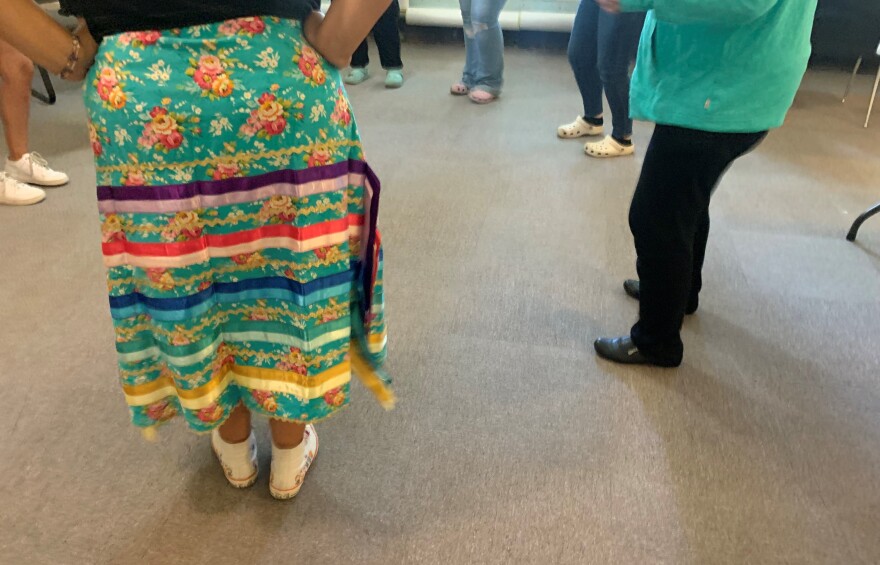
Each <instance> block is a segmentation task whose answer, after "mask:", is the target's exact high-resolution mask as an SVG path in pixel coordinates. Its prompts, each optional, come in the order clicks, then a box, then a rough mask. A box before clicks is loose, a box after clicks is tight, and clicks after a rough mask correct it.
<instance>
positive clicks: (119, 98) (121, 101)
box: [93, 67, 128, 110]
mask: <svg viewBox="0 0 880 565" xmlns="http://www.w3.org/2000/svg"><path fill="white" fill-rule="evenodd" d="M93 85H94V86H95V89H96V90H97V92H98V97H99V98H101V101H102V102H104V105H105V106H106V107H107V108H109V109H111V110H120V109H122V108H124V107H125V104H126V103H127V102H128V97H127V96H126V95H125V92H123V90H122V87H123V85H122V84H121V83H120V78H119V74H118V73H117V72H116V70H115V69H113V68H112V67H104V68H103V69H101V71H100V72H99V73H98V77H97V78H96V79H95V80H94V82H93Z"/></svg>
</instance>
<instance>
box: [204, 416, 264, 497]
mask: <svg viewBox="0 0 880 565" xmlns="http://www.w3.org/2000/svg"><path fill="white" fill-rule="evenodd" d="M211 448H212V449H213V450H214V455H216V456H217V459H218V460H219V461H220V466H221V467H223V474H224V475H226V480H227V481H229V484H231V485H232V486H234V487H235V488H247V487H249V486H251V485H252V484H254V483H255V482H257V472H258V471H259V469H258V468H257V439H256V438H255V437H254V432H253V430H252V431H251V435H250V436H249V437H248V438H247V441H243V442H241V443H226V442H225V441H223V438H221V437H220V432H219V430H216V429H215V430H214V431H212V432H211Z"/></svg>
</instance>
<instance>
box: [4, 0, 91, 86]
mask: <svg viewBox="0 0 880 565" xmlns="http://www.w3.org/2000/svg"><path fill="white" fill-rule="evenodd" d="M3 4H4V6H3V22H2V24H0V39H3V40H4V41H6V42H7V43H9V44H10V45H12V46H13V47H15V48H16V49H18V50H19V51H21V52H22V53H24V54H25V56H27V57H28V58H30V59H31V60H32V61H34V62H35V63H37V64H38V65H40V66H41V67H44V68H45V69H47V70H48V71H49V72H52V73H55V74H59V73H61V71H63V70H64V69H65V67H67V59H68V57H69V56H70V55H71V53H72V52H73V39H72V36H71V34H70V32H69V31H67V30H66V29H65V28H64V27H63V26H62V25H60V24H59V23H58V22H56V21H55V20H53V19H52V18H51V17H49V15H48V14H46V12H44V11H43V9H42V8H40V7H39V6H37V5H36V4H35V3H34V2H33V1H32V0H3ZM77 36H78V37H79V39H80V43H81V45H82V47H81V48H80V52H79V60H78V61H77V64H76V65H75V66H74V68H73V72H71V73H70V74H69V75H68V76H67V77H66V78H69V79H71V80H82V78H83V77H85V74H86V72H87V71H88V70H89V67H91V65H92V61H94V58H95V52H97V50H98V45H97V44H96V43H95V40H94V39H93V38H92V36H91V34H90V33H89V32H88V29H87V28H85V27H83V28H82V29H81V30H80V31H79V33H78V34H77Z"/></svg>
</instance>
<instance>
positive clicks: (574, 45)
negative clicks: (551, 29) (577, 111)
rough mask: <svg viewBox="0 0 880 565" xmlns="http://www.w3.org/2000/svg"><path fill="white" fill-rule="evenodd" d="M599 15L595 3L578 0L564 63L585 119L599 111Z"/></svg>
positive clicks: (600, 97) (600, 98)
mask: <svg viewBox="0 0 880 565" xmlns="http://www.w3.org/2000/svg"><path fill="white" fill-rule="evenodd" d="M599 12H600V9H599V5H598V4H596V0H581V3H580V5H579V6H578V10H577V14H576V15H575V17H574V25H573V26H572V29H571V37H570V38H569V40H568V63H569V64H570V65H571V70H572V72H573V73H574V80H575V82H577V85H578V90H580V93H581V99H582V100H583V103H584V117H586V118H592V117H595V116H598V115H600V114H601V113H602V111H603V110H602V79H601V78H600V77H599V61H598V55H599V53H598V24H599Z"/></svg>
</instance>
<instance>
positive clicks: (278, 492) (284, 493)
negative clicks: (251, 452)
mask: <svg viewBox="0 0 880 565" xmlns="http://www.w3.org/2000/svg"><path fill="white" fill-rule="evenodd" d="M320 447H321V438H319V437H318V434H317V433H316V434H315V456H314V457H312V462H311V463H309V466H308V468H307V469H306V472H305V475H303V482H302V483H301V484H300V485H299V486H297V487H294V488H292V489H287V490H284V489H276V488H275V487H273V486H272V476H271V475H269V494H270V495H272V498H274V499H275V500H290V499H291V498H294V497H295V496H296V495H298V494H299V491H301V490H302V488H303V485H304V484H306V479H305V477H306V476H307V475H308V474H309V471H311V469H312V467H313V466H314V465H315V461H317V460H318V451H319V448H320Z"/></svg>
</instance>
